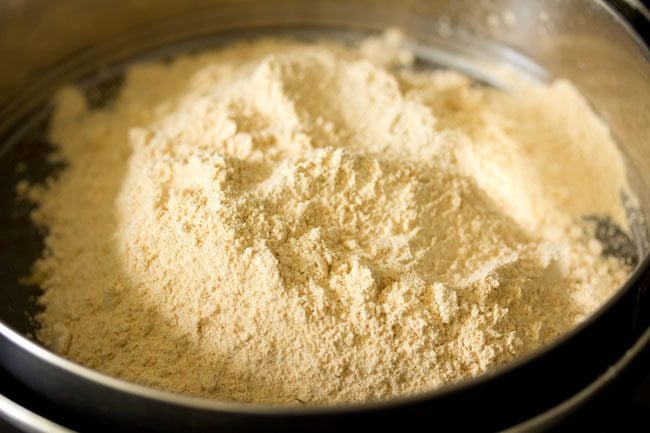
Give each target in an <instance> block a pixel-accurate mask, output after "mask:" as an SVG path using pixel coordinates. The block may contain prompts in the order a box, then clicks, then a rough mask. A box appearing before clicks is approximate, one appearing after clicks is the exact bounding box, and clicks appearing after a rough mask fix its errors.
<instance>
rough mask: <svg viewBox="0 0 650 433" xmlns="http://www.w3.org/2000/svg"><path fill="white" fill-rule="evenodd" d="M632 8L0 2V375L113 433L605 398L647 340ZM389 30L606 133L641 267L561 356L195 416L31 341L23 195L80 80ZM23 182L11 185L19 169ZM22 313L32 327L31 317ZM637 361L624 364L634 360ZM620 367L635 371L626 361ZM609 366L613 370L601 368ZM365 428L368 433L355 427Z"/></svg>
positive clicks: (640, 100)
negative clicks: (181, 54) (287, 42)
mask: <svg viewBox="0 0 650 433" xmlns="http://www.w3.org/2000/svg"><path fill="white" fill-rule="evenodd" d="M635 4H636V3H634V2H629V3H628V2H609V3H607V2H604V1H596V0H563V1H558V0H538V1H535V0H528V1H523V0H519V1H506V0H493V1H483V0H480V1H453V0H448V1H443V0H430V1H426V0H419V1H415V0H413V1H401V2H392V1H387V0H386V1H382V0H357V1H344V0H314V1H306V0H305V1H299V0H266V1H262V0H240V1H234V0H230V1H227V0H224V1H218V0H195V1H192V2H177V1H170V0H137V1H128V0H120V1H117V0H95V1H93V2H85V1H81V0H79V1H72V0H59V1H57V2H51V1H47V0H13V1H5V2H1V3H0V56H1V57H0V58H2V59H3V67H2V68H0V172H2V173H3V178H2V181H0V364H1V365H2V366H3V367H4V368H5V369H7V370H8V371H10V372H11V373H12V374H13V375H14V376H15V377H16V378H18V379H20V380H21V381H23V382H24V383H25V384H27V385H28V386H29V387H31V388H32V389H34V390H36V391H37V392H39V393H40V394H41V395H43V396H45V397H47V398H49V399H50V400H52V401H53V402H54V403H55V404H57V405H59V406H60V407H61V408H62V410H66V411H71V413H74V414H75V415H76V416H79V417H85V418H92V419H98V420H100V421H101V422H102V423H103V424H104V425H108V426H112V427H115V428H125V426H128V427H131V428H138V429H143V430H149V429H155V430H163V431H174V430H182V431H187V430H190V429H193V430H197V431H199V430H200V431H203V430H209V429H212V428H215V427H221V428H224V427H229V428H232V429H239V430H259V429H260V428H267V429H272V430H278V431H279V430H287V429H292V430H299V429H306V428H309V429H310V430H312V431H320V430H323V431H324V430H331V429H345V430H347V429H351V428H353V427H354V426H364V427H366V428H367V427H370V426H378V427H384V428H385V427H388V426H392V427H401V428H405V427H408V426H411V427H415V426H419V425H423V423H435V424H431V425H435V426H436V427H438V428H444V427H445V426H452V427H454V428H455V429H463V428H472V429H474V430H498V429H504V428H508V427H512V426H518V427H515V429H518V430H521V431H523V430H528V431H539V430H543V429H544V428H547V427H549V426H550V425H552V424H554V423H555V422H558V421H559V420H560V419H561V418H562V417H563V416H566V414H567V413H569V412H570V411H572V410H574V409H575V408H576V407H578V406H579V405H580V404H582V403H583V402H584V401H585V400H586V399H587V398H588V397H589V396H591V395H593V393H594V392H596V391H597V390H599V389H602V388H603V387H605V386H607V385H608V384H609V383H611V382H612V381H613V380H614V379H615V378H616V376H617V375H618V374H619V373H620V372H621V371H623V370H624V368H625V366H626V365H627V364H628V363H630V362H632V361H633V359H634V356H636V354H637V353H639V352H640V351H641V350H642V349H643V348H644V347H647V345H648V341H649V340H650V330H649V328H648V323H649V318H648V311H649V310H648V293H647V287H648V284H649V283H648V278H650V275H649V273H648V269H649V266H650V261H649V259H648V255H647V246H648V233H647V230H646V228H645V224H644V223H643V220H644V219H645V218H644V217H645V216H646V215H650V188H648V185H650V64H649V59H650V56H649V53H648V49H647V46H646V45H645V44H644V42H643V41H642V40H641V39H640V37H639V35H638V34H637V33H636V32H635V31H634V30H633V28H631V26H630V25H629V20H630V19H634V20H637V21H638V22H639V23H646V25H647V20H648V15H647V12H646V11H645V10H644V9H643V7H642V6H640V5H636V6H634V5H635ZM390 26H397V27H400V28H402V29H403V30H405V31H406V32H407V33H408V34H409V35H410V36H412V37H413V38H414V39H415V40H416V41H417V45H416V48H417V53H418V54H419V55H420V56H421V57H422V61H424V62H425V63H428V64H429V65H433V66H435V65H442V66H447V67H449V66H451V67H456V68H460V69H464V70H465V71H466V72H468V73H469V74H470V75H474V76H475V77H476V78H478V79H481V80H483V81H487V82H489V83H491V84H494V85H499V84H500V81H499V76H498V74H493V73H491V72H490V71H493V70H494V67H495V66H496V67H497V68H498V67H500V66H503V65H509V66H510V67H512V68H514V69H515V70H517V71H518V72H519V73H520V74H521V75H522V76H525V77H529V78H530V79H534V80H547V79H550V78H552V77H563V78H568V79H569V80H571V81H572V82H573V83H574V84H575V85H576V87H577V88H578V89H579V90H580V91H581V92H582V93H583V94H584V95H585V96H586V97H587V99H588V100H589V101H590V102H591V104H592V105H593V107H594V109H595V110H596V111H597V112H598V113H599V114H600V115H601V116H602V117H603V119H604V120H605V121H606V122H607V123H608V124H609V125H610V127H611V129H612V132H613V133H614V136H615V137H616V139H617V141H618V143H619V145H620V148H621V151H622V152H623V154H624V156H625V158H626V162H627V165H628V170H629V176H630V183H631V184H632V186H633V188H634V190H635V191H636V194H637V196H638V199H639V203H638V206H637V208H638V209H636V210H635V213H634V214H633V215H632V216H631V218H632V223H633V224H632V225H633V229H634V233H633V237H634V241H635V244H636V246H637V249H638V251H637V253H638V257H639V264H638V265H637V268H636V269H635V271H634V274H633V275H632V276H631V277H630V279H629V281H628V282H627V284H626V285H625V286H624V287H623V288H622V289H621V290H620V291H619V293H618V294H617V295H616V296H615V297H614V298H613V299H612V300H611V301H610V302H608V303H607V305H605V306H604V307H603V308H601V309H600V310H599V311H598V312H597V313H596V314H595V315H594V316H593V317H591V318H590V319H589V320H587V321H586V322H585V323H583V324H582V325H580V326H579V327H577V328H576V329H575V330H573V331H572V332H570V333H568V334H567V335H565V336H564V337H562V338H560V339H559V340H558V341H556V342H555V343H554V344H552V345H550V346H548V347H545V348H543V349H541V350H539V351H537V352H535V353H534V354H532V355H530V356H528V357H526V358H524V359H521V360H518V361H516V362H513V363H511V364H509V365H507V366H504V367H501V368H498V369H495V370H493V371H491V372H489V373H488V374H485V375H483V376H481V377H479V378H476V379H471V380H467V381H464V382H461V383H459V384H457V385H454V386H449V387H446V388H444V389H441V390H438V391H434V392H429V393H422V394H420V395H417V396H413V397H409V398H403V399H398V400H393V401H386V402H379V403H372V404H365V405H348V406H337V407H327V408H308V407H298V408H280V407H270V406H261V405H242V404H235V403H226V402H217V401H209V400H202V399H198V398H191V397H185V396H180V395H174V394H170V393H165V392H161V391H157V390H153V389H148V388H145V387H142V386H137V385H133V384H129V383H126V382H123V381H120V380H117V379H114V378H110V377H107V376H105V375H102V374H99V373H97V372H94V371H91V370H89V369H87V368H84V367H82V366H79V365H77V364H74V363H72V362H70V361H67V360H64V359H62V358H60V357H58V356H56V355H54V354H53V353H51V352H49V351H47V350H46V349H45V348H43V347H41V346H40V345H39V344H38V343H37V342H34V341H32V340H31V339H30V337H29V335H30V334H31V332H32V331H33V329H34V327H35V326H36V325H35V323H34V322H33V321H32V320H29V317H28V316H29V315H30V314H32V313H34V312H35V311H36V310H37V308H38V306H37V305H36V303H35V302H34V297H35V296H36V295H37V294H38V288H37V287H31V288H30V287H27V288H26V287H22V286H20V285H18V283H17V278H18V277H19V276H21V275H24V274H26V273H27V272H28V271H29V266H30V265H31V263H32V261H33V260H34V259H35V258H36V257H37V256H38V255H39V254H40V251H41V248H42V245H41V243H40V242H41V234H40V233H39V232H38V231H37V230H36V229H35V228H34V227H32V226H31V225H30V224H29V222H28V212H29V208H28V207H25V206H24V205H18V204H16V202H15V200H14V199H15V197H14V195H15V193H14V189H15V183H16V181H17V180H18V179H20V178H22V177H24V176H29V177H31V178H32V179H36V180H38V179H43V178H44V177H45V176H47V175H48V174H49V173H51V172H52V170H53V169H55V168H52V167H51V166H48V165H47V164H46V163H45V161H44V157H43V155H44V153H45V151H46V149H47V146H48V143H47V142H46V141H45V140H44V133H43V132H44V130H45V128H46V122H47V114H48V109H49V108H48V107H49V102H48V101H49V98H50V96H51V95H52V93H53V92H54V90H55V89H56V88H57V87H59V86H60V85H62V84H64V83H66V82H68V81H70V80H72V81H76V82H78V83H81V84H82V85H84V86H86V87H87V88H88V89H89V91H93V92H95V93H93V95H95V96H94V102H95V103H97V104H100V103H101V102H102V100H103V99H104V97H106V95H107V94H108V95H110V93H111V91H112V90H114V89H115V85H116V84H119V71H120V69H121V68H124V66H125V65H127V64H128V63H129V62H131V61H134V60H138V59H142V58H146V57H160V56H169V55H172V54H173V53H175V52H178V51H184V50H193V49H199V48H203V47H208V46H214V45H218V44H220V43H223V42H224V41H225V40H230V39H233V38H240V37H247V36H250V35H252V34H261V33H277V32H285V33H287V32H288V33H290V34H295V35H297V36H299V37H313V36H314V35H327V36H332V37H340V38H354V37H357V36H358V35H359V34H365V33H367V32H373V31H380V30H382V29H384V28H386V27H390ZM22 161H27V162H28V164H27V166H28V170H27V172H25V173H16V171H15V169H14V168H15V166H16V164H17V163H18V162H22ZM25 313H29V314H25ZM628 350H629V351H628ZM626 351H627V354H626ZM610 366H614V367H613V368H611V369H608V368H609V367H610ZM359 428H360V427H359Z"/></svg>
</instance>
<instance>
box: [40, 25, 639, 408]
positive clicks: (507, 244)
mask: <svg viewBox="0 0 650 433" xmlns="http://www.w3.org/2000/svg"><path fill="white" fill-rule="evenodd" d="M386 43H387V44H388V45H389V48H391V49H393V51H394V53H395V54H396V56H387V55H386V52H390V51H386V50H381V49H379V50H378V48H381V46H379V47H378V46H377V41H376V40H373V41H370V42H368V41H367V42H366V43H365V44H364V49H362V50H357V49H353V48H347V47H343V46H339V45H337V44H334V43H326V42H322V43H301V42H293V41H287V40H259V41H256V42H251V43H240V44H237V45H234V46H231V47H229V48H225V49H222V50H220V51H217V52H209V53H205V54H199V55H193V56H188V57H181V58H178V59H177V60H175V61H173V62H171V63H168V64H157V63H151V64H140V65H136V66H133V67H132V68H131V69H129V70H128V72H127V74H126V81H125V83H124V85H123V88H122V89H121V91H120V92H119V95H118V96H117V98H116V99H115V100H114V101H113V102H112V103H111V104H110V105H109V106H106V107H103V108H101V109H92V110H91V109H88V107H87V102H86V100H85V98H84V96H83V94H82V93H81V92H80V91H79V90H77V89H74V88H68V89H64V90H63V91H61V92H60V94H59V97H58V103H57V109H56V111H55V113H54V116H53V119H52V124H51V134H50V135H51V139H52V140H53V142H54V143H56V145H57V146H58V149H59V153H60V156H61V157H62V158H63V159H64V160H65V161H67V162H68V167H67V168H66V169H65V170H64V171H63V172H62V173H61V174H60V176H58V177H57V178H56V179H52V180H51V181H50V182H49V183H48V184H47V185H46V186H44V187H41V188H38V189H35V190H32V194H31V195H32V198H33V199H34V200H35V201H36V202H37V203H38V209H37V211H36V212H35V213H34V219H35V221H36V222H38V223H39V224H43V225H45V226H46V227H47V228H48V229H49V234H48V235H47V238H46V247H47V249H46V252H45V254H44V256H43V257H42V259H40V260H39V261H38V262H37V263H36V264H35V277H36V278H37V279H38V281H39V282H40V284H41V285H42V287H43V288H44V294H43V296H42V299H41V301H42V304H43V305H44V306H45V311H44V313H43V314H42V315H40V317H39V320H40V322H41V324H42V329H41V330H40V332H39V334H38V337H39V338H40V340H41V341H43V342H44V343H45V344H46V345H47V346H49V347H50V348H52V349H53V350H54V351H56V352H57V353H60V354H62V355H64V356H66V357H68V358H71V359H73V360H75V361H77V362H79V363H81V364H84V365H87V366H89V367H92V368H94V369H97V370H100V371H102V372H105V373H108V374H110V375H114V376H117V377H120V378H124V379H127V380H130V381H134V382H137V383H141V384H146V385H150V386H154V387H158V388H162V389H165V390H170V391H174V392H179V393H186V394H192V395H197V396H205V397H210V398H216V399H226V400H235V401H242V402H261V403H277V404H292V403H294V404H296V403H299V402H300V403H319V404H323V403H337V402H350V401H363V400H369V399H370V400H373V399H382V398H389V397H394V396H400V395H405V394H410V393H414V392H418V391H423V390H428V389H432V388H436V387H439V386H442V385H444V384H447V383H450V382H454V381H457V380H459V379H462V378H465V377H471V376H475V375H478V374H481V373H483V372H485V371H486V370H487V369H489V368H491V367H493V366H496V365H500V364H503V363H505V362H507V361H510V360H512V359H513V358H515V357H518V356H521V355H522V354H525V353H528V352H530V351H532V350H534V349H536V348H538V347H539V346H540V345H543V344H545V343H547V342H548V341H550V340H552V339H553V338H555V337H557V336H558V335H560V334H562V333H563V332H565V331H567V330H568V329H570V328H571V327H572V326H574V325H575V324H576V323H577V322H579V321H580V320H582V319H583V318H584V317H585V316H586V315H588V314H589V313H591V312H592V311H593V310H594V309H595V308H597V307H598V306H600V305H601V304H602V303H603V302H604V301H605V300H606V299H608V297H610V296H611V294H612V293H614V292H615V291H616V290H617V288H618V287H619V285H620V284H621V283H622V282H623V281H624V279H625V278H626V276H627V273H628V270H629V269H628V267H627V266H626V265H624V264H623V263H621V262H619V261H618V260H616V259H614V258H605V257H602V256H601V246H600V244H599V243H598V242H597V241H595V240H594V239H591V238H590V237H589V236H588V233H587V231H586V228H585V225H584V224H583V223H582V218H583V217H584V216H585V215H607V216H609V217H611V218H612V219H613V220H614V221H616V222H617V223H618V224H619V225H621V226H623V227H625V218H624V213H623V210H622V208H621V206H620V204H619V194H620V192H621V189H622V188H624V187H625V181H624V179H625V172H624V166H623V163H622V160H621V157H620V155H619V154H618V152H617V150H616V148H615V146H614V144H613V142H612V139H611V137H610V135H609V132H608V130H607V128H606V127H605V126H604V125H603V124H602V123H601V121H600V120H599V119H598V118H597V117H596V116H595V115H594V114H593V113H592V111H591V110H590V109H589V106H588V104H587V103H586V102H585V101H584V99H583V98H582V97H581V96H580V95H579V94H578V92H577V91H576V90H575V89H574V88H573V87H572V86H571V85H570V84H568V83H567V82H563V81H558V82H556V83H554V84H552V85H549V86H543V85H539V86H530V87H526V88H523V89H521V90H520V91H519V92H517V93H512V94H506V93H503V92H500V91H498V90H495V89H490V88H485V87H481V86H477V85H474V84H473V83H472V82H471V80H469V79H468V78H466V77H464V76H462V75H460V74H458V73H454V72H449V71H435V72H431V71H428V72H414V71H412V70H409V68H404V67H395V63H394V62H395V61H396V60H397V61H398V62H400V63H402V64H404V63H406V64H408V63H409V62H411V61H412V56H409V55H408V53H405V52H404V51H403V50H399V49H396V44H397V42H396V41H395V35H394V34H392V36H391V37H390V38H388V40H387V42H386ZM391 44H392V45H391ZM373 53H374V54H373ZM377 53H380V54H381V55H379V56H377V55H376V54H377Z"/></svg>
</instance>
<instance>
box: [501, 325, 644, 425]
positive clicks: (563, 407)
mask: <svg viewBox="0 0 650 433" xmlns="http://www.w3.org/2000/svg"><path fill="white" fill-rule="evenodd" d="M647 347H650V327H649V328H648V329H647V330H646V331H645V332H644V333H643V334H642V336H641V337H640V338H639V339H638V340H637V341H636V343H635V344H634V345H633V346H632V347H631V348H630V349H628V350H627V351H626V352H625V354H624V355H623V356H622V357H621V359H619V360H618V361H617V362H616V364H614V365H612V366H611V367H609V368H608V369H607V371H605V373H603V374H602V375H601V376H600V377H598V378H597V379H596V380H595V381H593V382H592V383H590V384H589V385H588V386H587V387H586V388H584V389H582V390H581V391H580V392H578V393H577V394H575V395H573V396H572V397H570V398H569V399H567V400H565V401H563V402H562V403H560V404H559V405H557V406H555V407H553V408H551V409H549V410H547V411H546V412H543V413H541V414H539V415H537V416H535V417H533V418H530V419H528V420H526V421H524V422H523V423H520V424H517V425H515V426H512V427H510V428H507V429H505V430H502V431H501V432H500V433H523V432H531V431H539V430H542V429H543V428H544V427H545V426H548V425H550V424H551V423H553V422H555V423H557V422H559V421H561V420H562V419H563V418H565V417H566V416H568V415H570V414H571V413H572V412H574V411H576V410H577V409H579V408H580V407H582V406H583V405H585V404H586V403H587V402H588V401H589V399H591V397H593V396H594V395H595V394H596V393H598V392H599V391H601V390H602V389H604V388H605V387H606V386H607V385H608V384H610V383H611V382H613V381H614V380H615V379H616V377H618V375H619V373H620V372H621V371H622V370H624V369H625V368H626V367H627V366H629V365H630V364H631V363H632V362H633V361H634V359H635V358H636V357H637V356H638V355H639V354H640V353H641V352H642V351H643V350H644V349H646V348H647Z"/></svg>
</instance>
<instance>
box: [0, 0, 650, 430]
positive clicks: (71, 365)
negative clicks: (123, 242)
mask: <svg viewBox="0 0 650 433" xmlns="http://www.w3.org/2000/svg"><path fill="white" fill-rule="evenodd" d="M595 2H596V3H597V4H599V5H600V6H601V7H603V9H604V10H605V11H606V12H608V13H609V14H610V15H611V16H612V17H613V18H614V19H615V20H616V22H617V23H618V24H619V25H621V26H623V27H624V28H625V30H626V31H627V33H628V35H630V37H631V38H632V39H633V40H634V41H635V42H636V45H637V46H638V47H639V49H640V50H641V52H642V53H643V55H644V56H645V57H646V59H650V52H649V50H648V47H647V45H646V44H645V43H643V42H642V39H641V37H640V36H639V35H638V34H637V33H636V32H635V31H634V30H633V29H632V27H631V26H630V25H629V23H628V22H627V21H626V19H625V18H624V17H623V16H621V14H619V13H618V12H617V11H616V10H615V9H614V8H613V7H612V6H611V5H610V4H608V3H607V2H606V1H604V0H595ZM649 270H650V253H647V254H646V255H645V256H644V257H643V260H642V261H641V262H640V263H639V264H638V265H637V267H636V268H635V269H634V270H633V272H632V273H631V275H630V277H629V278H628V280H627V281H626V282H625V283H624V284H623V286H621V288H620V289H619V290H618V291H617V292H616V294H615V295H614V296H612V297H611V298H610V299H609V300H608V301H607V302H606V303H605V304H603V305H601V306H600V307H599V308H598V309H597V310H596V311H595V312H594V313H592V314H591V315H590V316H589V317H588V318H587V319H586V320H584V321H583V322H581V323H579V324H578V325H576V326H575V327H573V328H572V329H571V330H569V331H568V332H566V333H564V334H563V335H561V336H560V337H558V338H557V339H556V340H554V341H553V342H551V343H550V344H547V345H545V346H543V347H540V348H538V349H536V350H535V351H533V352H531V353H529V354H527V355H525V356H522V357H520V358H517V359H515V360H513V361H511V362H509V363H507V364H505V365H503V366H499V367H496V368H494V369H492V370H490V371H488V372H486V373H483V374H481V375H480V376H478V377H473V378H467V379H463V380H461V381H459V382H457V383H454V384H450V385H447V386H445V387H443V388H440V389H436V390H432V391H425V392H422V393H418V394H415V395H411V396H404V397H399V398H395V399H391V400H383V401H374V402H364V403H348V404H340V405H323V406H311V407H310V406H307V407H305V406H273V405H266V404H256V403H235V402H227V401H218V400H211V399H206V398H200V397H192V396H186V395H180V394H175V393H171V392H167V391H162V390H158V389H154V388H150V387H147V386H144V385H138V384H135V383H131V382H127V381H124V380H122V379H118V378H115V377H112V376H108V375H106V374H103V373H100V372H98V371H95V370H92V369H90V368H88V367H84V366H82V365H80V364H77V363H75V362H73V361H70V360H68V359H65V358H63V357H61V356H59V355H56V354H55V353H53V352H51V351H49V350H48V349H46V348H44V347H43V346H41V345H40V344H38V343H36V342H34V341H31V340H29V339H28V338H26V337H24V336H23V335H22V334H20V333H18V332H16V331H14V330H13V329H11V328H10V327H9V326H8V325H6V324H5V323H4V322H3V321H2V320H0V334H2V335H3V336H4V337H6V338H7V339H8V340H9V341H11V342H12V343H13V344H15V345H16V346H18V347H19V348H21V349H22V350H24V351H26V352H28V353H29V354H30V355H32V356H34V357H36V358H38V359H39V360H41V361H43V362H46V363H48V364H51V365H53V366H55V367H57V368H59V369H61V370H63V371H65V372H66V373H68V374H72V375H75V376H79V377H81V378H83V379H85V380H88V381H90V382H93V383H94V384H96V385H99V386H104V387H108V388H111V389H113V390H115V391H119V392H124V393H128V394H132V395H135V396H138V397H141V398H145V399H150V400H157V401H161V402H164V403H168V404H173V405H179V406H183V407H187V408H191V409H200V410H213V411H221V412H233V413H241V414H255V415H260V414H262V415H271V416H274V415H275V416H283V415H284V416H286V415H302V416H304V415H324V414H332V413H345V412H360V411H371V410H381V409H386V408H391V407H396V406H401V405H408V404H410V403H416V402H422V401H426V400H431V399H437V398H442V397H444V396H446V395H451V394H454V393H460V392H463V391H464V390H466V389H468V388H475V387H478V386H480V385H481V384H483V383H485V382H488V381H490V380H492V379H494V378H496V377H498V376H502V375H505V374H506V373H508V372H512V371H514V370H516V369H518V368H520V367H522V366H523V365H525V364H527V363H528V362H530V361H531V360H534V359H537V358H540V357H541V356H543V355H544V354H546V353H549V352H552V351H554V350H555V349H557V348H558V347H560V346H563V345H565V344H568V343H569V342H570V341H571V340H573V339H574V338H575V337H576V336H577V335H578V334H580V333H582V331H583V330H585V329H586V328H588V327H590V326H591V325H592V324H593V323H594V322H596V321H598V320H599V319H600V317H601V316H603V315H604V313H605V312H606V311H607V310H608V309H609V308H610V307H611V306H612V305H614V304H616V303H617V302H618V301H619V299H620V298H622V297H623V296H624V295H625V294H626V293H627V292H629V291H630V290H635V288H636V287H637V285H638V284H640V282H641V281H642V279H643V277H644V276H645V275H647V274H648V273H649ZM644 338H645V337H644ZM645 339H647V338H645ZM644 341H645V340H644ZM646 343H647V341H646ZM608 373H609V371H608ZM607 378H609V379H607ZM603 380H604V381H607V380H611V377H610V376H609V375H605V376H604V377H603ZM591 386H592V385H589V386H588V388H589V389H590V388H591ZM585 390H586V389H585ZM583 391H584V390H583ZM578 395H582V392H581V393H579V394H577V395H576V396H574V397H572V398H571V399H569V400H568V401H567V404H573V403H569V401H572V400H573V399H574V398H577V396H578ZM0 397H2V396H0ZM582 398H584V397H582ZM1 402H2V401H1V400H0V403H1ZM560 406H562V405H560ZM560 406H558V407H560ZM558 407H556V408H558ZM556 408H553V409H551V410H549V411H548V412H545V413H544V414H542V415H540V416H539V417H544V416H551V415H547V414H549V413H554V412H553V411H554V410H556ZM558 410H559V409H558ZM562 410H566V409H562ZM27 412H29V411H27ZM539 417H536V418H533V420H531V422H534V420H536V419H538V418H539ZM524 424H526V423H524ZM63 431H66V432H67V431H68V430H63Z"/></svg>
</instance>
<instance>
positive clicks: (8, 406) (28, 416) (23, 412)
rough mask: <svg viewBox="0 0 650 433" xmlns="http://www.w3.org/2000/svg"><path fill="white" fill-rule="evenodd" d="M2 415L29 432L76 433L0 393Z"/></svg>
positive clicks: (0, 415)
mask: <svg viewBox="0 0 650 433" xmlns="http://www.w3.org/2000/svg"><path fill="white" fill-rule="evenodd" d="M0 417H2V418H3V419H4V420H5V421H7V422H8V423H10V424H11V425H13V426H14V427H18V428H20V429H22V430H24V431H26V432H29V433H75V432H74V430H70V429H67V428H65V427H63V426H60V425H59V424H56V423H54V422H52V421H50V420H48V419H46V418H43V417H42V416H40V415H38V414H36V413H34V412H32V411H30V410H28V409H25V408H24V407H22V406H20V405H19V404H17V403H14V402H13V401H11V400H9V399H8V398H6V397H4V396H3V395H2V394H0Z"/></svg>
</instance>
